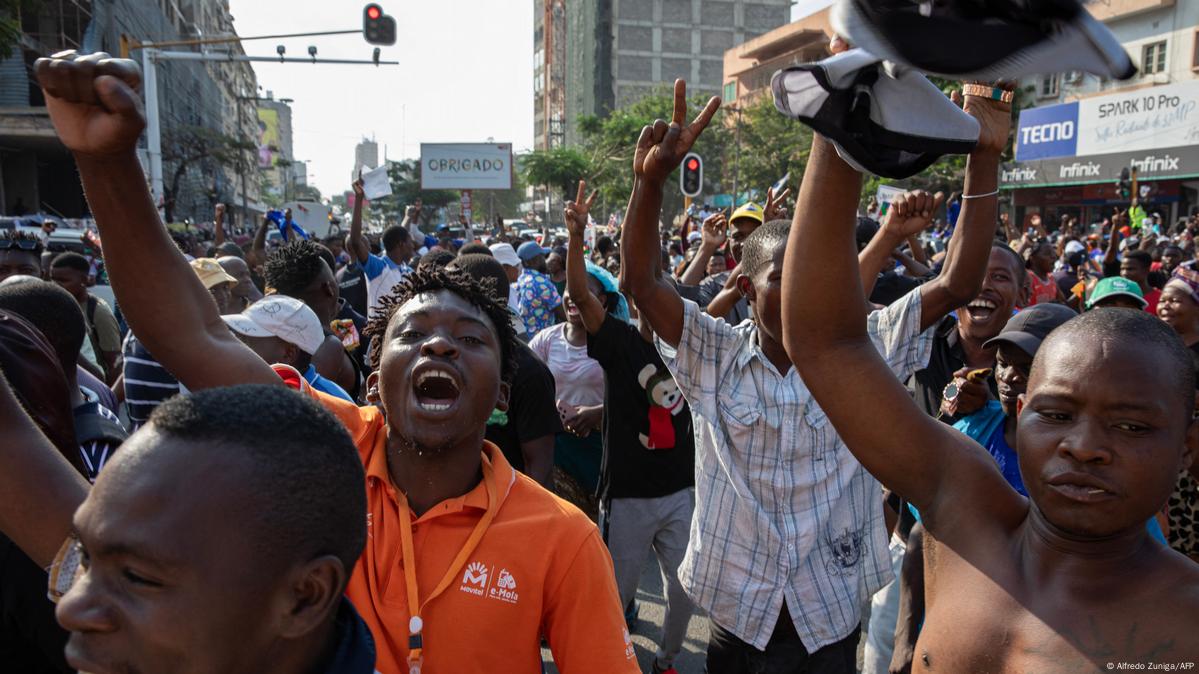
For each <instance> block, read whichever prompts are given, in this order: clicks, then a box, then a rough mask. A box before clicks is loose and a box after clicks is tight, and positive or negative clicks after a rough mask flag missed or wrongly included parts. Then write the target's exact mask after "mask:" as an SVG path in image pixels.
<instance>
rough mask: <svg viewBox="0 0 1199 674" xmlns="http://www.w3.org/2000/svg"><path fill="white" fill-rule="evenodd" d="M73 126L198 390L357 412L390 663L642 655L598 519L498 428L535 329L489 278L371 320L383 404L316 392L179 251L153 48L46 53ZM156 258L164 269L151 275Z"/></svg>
mask: <svg viewBox="0 0 1199 674" xmlns="http://www.w3.org/2000/svg"><path fill="white" fill-rule="evenodd" d="M38 76H39V78H41V80H42V84H43V85H45V86H46V90H47V93H46V98H47V103H48V106H49V109H50V111H51V116H52V119H53V121H54V125H55V128H56V129H57V131H58V134H59V137H60V138H61V139H62V141H63V143H64V144H66V146H67V147H68V148H70V149H71V150H72V152H73V153H74V154H75V158H76V162H77V164H78V166H79V171H80V175H81V177H82V180H83V184H84V187H85V189H86V192H87V195H88V199H89V203H90V205H91V207H92V212H93V214H94V215H95V218H96V222H97V224H98V225H99V227H100V230H101V233H102V235H103V236H104V242H105V253H106V258H107V264H108V269H109V274H110V277H111V279H112V282H113V289H114V291H115V292H116V294H117V297H118V299H119V301H120V304H121V307H122V309H124V310H125V311H126V317H127V318H128V320H129V324H130V326H132V328H133V329H134V330H136V331H137V332H138V334H139V336H141V337H142V339H143V341H145V343H146V345H147V346H148V347H149V348H151V349H152V350H154V352H155V353H156V354H158V355H159V357H160V360H161V362H162V363H163V365H165V366H166V367H168V368H169V369H170V370H171V371H172V372H174V373H175V374H176V375H177V376H178V377H179V380H180V381H181V382H183V383H184V384H185V385H186V386H187V387H188V388H189V389H191V390H193V391H195V390H198V389H204V388H213V387H221V386H231V385H235V384H269V383H274V384H276V385H277V384H279V383H280V381H281V380H282V382H283V383H286V384H287V385H289V386H292V387H293V388H296V389H298V390H300V391H301V392H302V393H304V394H305V395H308V396H311V397H312V398H314V399H316V400H317V401H319V402H320V403H321V404H322V405H323V406H325V407H326V408H327V409H329V410H330V411H332V412H333V413H334V414H335V415H337V417H338V418H339V419H340V420H341V422H342V423H343V424H345V426H346V428H347V429H348V430H349V432H350V436H351V437H352V438H353V441H354V444H355V445H356V446H357V448H358V452H359V454H360V456H361V459H362V462H363V465H364V466H365V468H366V492H367V494H366V496H367V518H368V519H367V522H368V539H367V543H366V549H365V551H364V552H363V554H362V557H360V558H359V559H358V562H357V564H356V565H355V567H354V572H353V575H352V577H351V579H350V581H349V585H348V587H347V590H346V594H347V596H348V597H349V598H350V600H351V601H352V602H353V604H354V607H355V608H356V609H357V610H358V612H359V613H360V614H361V615H362V617H363V619H364V620H365V621H366V623H367V624H368V625H369V626H370V629H371V632H372V633H373V634H374V637H375V642H376V645H377V647H378V661H377V668H378V670H379V671H380V672H382V673H383V674H398V673H400V672H412V671H420V670H421V669H422V667H427V668H428V669H427V671H430V672H466V671H471V672H500V671H526V672H528V671H537V670H539V669H540V667H541V651H540V643H541V637H542V636H544V637H545V638H546V639H547V640H548V641H549V644H550V648H551V649H552V650H553V654H554V661H555V663H556V664H557V666H558V669H559V671H561V672H564V673H565V674H572V673H575V672H604V673H605V674H606V673H609V672H616V673H620V672H630V673H631V672H636V671H637V662H636V654H635V652H634V649H633V646H632V644H631V642H630V639H629V635H628V632H627V631H626V630H625V625H624V617H623V615H622V610H621V606H620V600H619V598H618V594H617V591H616V585H615V583H614V581H613V571H612V562H611V559H610V558H609V556H608V553H607V551H606V550H605V548H604V544H603V541H601V540H600V537H599V532H598V531H597V529H596V528H595V526H594V525H592V524H591V522H590V521H588V520H587V519H586V517H585V516H584V515H583V514H582V513H581V512H579V511H578V510H576V509H575V508H573V507H572V506H570V505H569V504H567V503H566V502H564V501H562V500H560V499H558V498H557V497H555V496H553V495H552V494H550V493H549V492H548V491H546V490H545V489H543V488H542V487H541V486H539V485H538V484H537V483H536V482H534V481H533V480H532V479H530V478H528V477H526V476H524V475H521V474H519V473H518V472H516V471H514V470H513V469H512V467H511V466H510V465H509V464H508V462H507V461H506V460H505V459H504V456H503V453H502V452H500V451H499V450H498V449H497V448H496V447H495V446H494V445H492V444H491V443H489V442H486V441H485V440H484V439H483V435H484V429H485V426H486V423H487V419H488V417H490V415H491V412H492V410H495V409H500V410H504V409H506V408H507V404H508V398H509V393H510V387H509V382H510V381H511V379H512V374H513V363H514V358H513V354H514V349H515V336H514V333H513V330H512V327H511V325H510V323H509V322H508V314H507V312H506V311H505V309H504V307H503V306H501V305H500V303H499V302H497V301H496V299H495V298H494V297H493V296H492V294H491V293H490V292H489V291H488V290H487V288H485V287H484V286H483V285H481V284H480V283H479V282H477V281H475V280H473V279H472V278H470V277H468V276H465V275H462V274H460V273H454V272H446V271H443V270H438V269H425V270H419V271H417V272H414V273H412V274H410V275H408V276H407V277H406V279H405V281H404V282H403V283H402V284H401V285H400V286H399V287H398V288H396V290H395V293H394V295H392V296H391V297H390V298H388V299H387V301H386V302H385V303H384V304H383V306H382V307H381V308H380V310H379V311H378V313H377V315H376V317H375V320H374V321H373V323H372V324H371V325H370V326H368V333H369V334H371V335H372V336H373V339H372V346H371V348H372V351H373V354H372V355H373V358H372V361H373V362H375V363H377V364H378V367H377V370H376V371H375V372H374V373H373V374H372V375H371V378H372V383H373V384H376V385H377V387H378V391H379V399H380V401H381V408H382V409H380V408H378V407H373V406H371V407H361V408H360V407H356V406H354V405H353V404H350V403H347V402H345V401H342V400H337V399H334V398H331V397H329V396H326V395H324V394H321V393H319V392H316V391H313V390H312V389H311V388H310V387H309V386H308V385H307V383H306V382H305V381H304V380H303V378H302V377H301V376H300V374H299V373H298V372H296V371H295V370H294V369H291V368H288V367H286V366H277V367H276V368H275V369H274V370H272V369H271V367H270V366H268V365H267V364H266V363H265V362H264V361H263V360H262V359H261V358H259V357H258V356H257V355H256V354H255V353H254V352H253V351H251V350H250V349H249V348H247V347H246V346H245V345H243V344H242V343H241V342H240V341H238V340H237V338H236V337H234V336H233V335H232V334H230V332H229V330H228V329H227V328H226V326H225V323H224V322H223V321H222V320H221V318H220V315H219V314H218V312H217V309H216V306H215V304H214V302H213V300H212V298H211V296H210V295H209V294H208V292H207V290H205V289H204V287H203V285H202V284H201V283H200V282H199V280H198V279H196V277H195V275H194V274H193V273H192V272H191V270H190V269H189V268H188V266H187V262H186V261H185V260H184V258H183V256H182V255H181V254H180V253H179V252H178V251H177V250H175V248H174V246H173V244H172V243H171V240H170V238H169V237H168V235H167V230H166V228H164V227H163V226H162V224H161V222H160V221H159V218H158V213H157V211H156V210H155V208H154V202H153V200H152V199H151V198H150V195H149V193H148V192H147V190H146V185H145V180H144V178H143V176H142V170H141V166H140V164H139V163H138V160H137V154H136V152H135V148H136V145H137V139H138V136H139V135H140V134H141V131H142V128H143V127H144V125H145V120H144V118H143V116H142V114H141V111H140V110H139V105H138V102H137V101H138V98H137V94H135V93H134V91H133V88H134V87H136V86H137V83H138V81H139V79H140V78H139V75H138V71H137V66H136V65H135V64H134V63H133V62H131V61H127V60H122V59H109V58H107V55H104V54H93V55H91V56H87V57H83V58H79V59H77V58H76V57H75V55H74V53H73V52H66V53H64V54H63V55H61V56H59V57H57V58H53V59H47V60H43V61H41V62H39V64H38ZM146 272H151V273H153V275H154V276H155V277H156V278H158V279H160V282H159V283H154V284H146V283H138V282H137V281H138V279H139V278H144V277H145V274H146Z"/></svg>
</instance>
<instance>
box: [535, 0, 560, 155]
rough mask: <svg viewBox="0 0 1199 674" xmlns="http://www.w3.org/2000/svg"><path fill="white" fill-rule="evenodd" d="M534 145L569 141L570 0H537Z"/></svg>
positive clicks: (547, 145) (557, 143)
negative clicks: (568, 16)
mask: <svg viewBox="0 0 1199 674" xmlns="http://www.w3.org/2000/svg"><path fill="white" fill-rule="evenodd" d="M533 4H534V7H533V147H534V148H535V149H538V150H545V149H548V148H551V147H561V146H562V144H563V143H565V142H566V60H567V57H566V1H565V0H533Z"/></svg>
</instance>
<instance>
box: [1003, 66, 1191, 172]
mask: <svg viewBox="0 0 1199 674" xmlns="http://www.w3.org/2000/svg"><path fill="white" fill-rule="evenodd" d="M1196 142H1199V82H1186V83H1182V84H1169V85H1166V86H1161V87H1149V88H1147V89H1137V90H1135V91H1128V92H1124V93H1120V94H1112V95H1110V96H1097V97H1095V98H1087V99H1083V100H1081V101H1074V102H1072V103H1064V104H1062V105H1050V106H1047V107H1044V108H1031V109H1029V110H1024V111H1023V112H1021V113H1020V124H1019V126H1018V127H1017V129H1016V161H1028V160H1030V159H1051V158H1053V157H1088V156H1091V155H1098V154H1114V153H1117V152H1139V151H1141V150H1156V149H1159V148H1167V147H1182V146H1186V145H1193V144H1195V143H1196Z"/></svg>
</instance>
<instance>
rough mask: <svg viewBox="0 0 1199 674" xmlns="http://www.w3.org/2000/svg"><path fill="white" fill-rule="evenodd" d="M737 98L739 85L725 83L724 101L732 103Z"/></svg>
mask: <svg viewBox="0 0 1199 674" xmlns="http://www.w3.org/2000/svg"><path fill="white" fill-rule="evenodd" d="M735 98H737V83H736V82H725V83H724V100H725V102H726V103H731V102H733V99H735Z"/></svg>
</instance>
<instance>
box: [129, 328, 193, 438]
mask: <svg viewBox="0 0 1199 674" xmlns="http://www.w3.org/2000/svg"><path fill="white" fill-rule="evenodd" d="M122 350H123V351H124V354H125V408H126V410H128V412H129V421H130V422H131V423H132V424H133V430H137V429H138V428H141V426H142V424H144V423H146V421H147V420H149V418H150V414H151V413H152V412H154V408H156V407H158V406H159V405H160V404H162V403H163V402H164V401H166V399H167V398H170V397H171V396H173V395H175V394H177V393H179V392H180V391H181V390H183V386H182V385H181V384H180V383H179V380H178V379H175V377H174V375H172V374H171V373H170V372H167V369H166V368H165V367H163V366H162V365H159V364H158V361H157V360H154V356H152V355H150V352H149V351H147V350H146V347H144V346H142V343H141V342H139V341H138V339H137V337H136V336H134V334H133V332H132V331H130V332H129V334H128V335H126V336H125V345H124V348H123V349H122Z"/></svg>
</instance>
